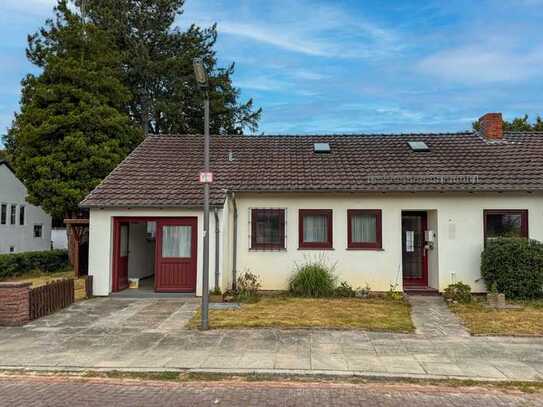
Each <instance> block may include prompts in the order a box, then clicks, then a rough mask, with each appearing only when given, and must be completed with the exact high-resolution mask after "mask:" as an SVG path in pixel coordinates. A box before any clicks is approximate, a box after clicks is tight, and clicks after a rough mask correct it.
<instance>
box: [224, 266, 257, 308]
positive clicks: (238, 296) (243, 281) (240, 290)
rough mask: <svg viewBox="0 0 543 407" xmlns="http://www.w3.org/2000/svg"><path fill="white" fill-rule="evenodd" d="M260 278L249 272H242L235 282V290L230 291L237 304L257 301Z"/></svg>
mask: <svg viewBox="0 0 543 407" xmlns="http://www.w3.org/2000/svg"><path fill="white" fill-rule="evenodd" d="M259 289H260V277H258V276H257V275H256V274H254V273H251V272H250V271H244V272H243V273H241V274H240V275H239V277H238V278H237V280H236V289H235V290H233V291H231V293H230V294H231V295H233V296H234V300H235V301H238V302H256V301H258V299H259V296H258V290H259Z"/></svg>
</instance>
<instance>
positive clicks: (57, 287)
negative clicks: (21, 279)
mask: <svg viewBox="0 0 543 407" xmlns="http://www.w3.org/2000/svg"><path fill="white" fill-rule="evenodd" d="M29 300H30V301H29V302H30V304H29V305H30V307H29V308H30V319H31V320H33V319H36V318H40V317H43V316H45V315H49V314H52V313H53V312H56V311H58V310H60V309H62V308H65V307H67V306H68V305H70V304H73V303H74V300H75V298H74V280H73V279H69V280H59V281H55V282H53V283H50V284H46V285H43V286H41V287H36V288H32V289H31V290H30V298H29Z"/></svg>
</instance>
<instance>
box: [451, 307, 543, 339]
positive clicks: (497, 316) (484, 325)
mask: <svg viewBox="0 0 543 407" xmlns="http://www.w3.org/2000/svg"><path fill="white" fill-rule="evenodd" d="M517 304H520V305H523V308H522V309H505V310H495V309H489V308H486V307H484V306H483V305H482V303H480V302H475V303H473V304H456V305H451V306H450V307H451V309H452V310H453V311H454V312H455V313H456V314H457V315H458V316H459V317H460V319H461V320H462V321H463V322H464V325H465V326H466V328H467V329H468V330H469V331H470V332H471V333H472V334H474V335H507V336H543V301H530V302H525V303H517Z"/></svg>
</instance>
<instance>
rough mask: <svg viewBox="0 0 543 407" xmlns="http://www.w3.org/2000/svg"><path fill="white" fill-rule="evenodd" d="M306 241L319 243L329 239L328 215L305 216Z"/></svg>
mask: <svg viewBox="0 0 543 407" xmlns="http://www.w3.org/2000/svg"><path fill="white" fill-rule="evenodd" d="M303 222H304V242H306V243H318V242H327V241H328V217H327V216H326V215H305V216H304V220H303Z"/></svg>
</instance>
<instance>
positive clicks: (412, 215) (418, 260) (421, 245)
mask: <svg viewBox="0 0 543 407" xmlns="http://www.w3.org/2000/svg"><path fill="white" fill-rule="evenodd" d="M427 223H428V220H427V214H426V212H403V213H402V268H403V285H404V287H427V286H428V255H427V253H426V248H425V245H426V242H425V240H424V231H425V230H426V229H427Z"/></svg>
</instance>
